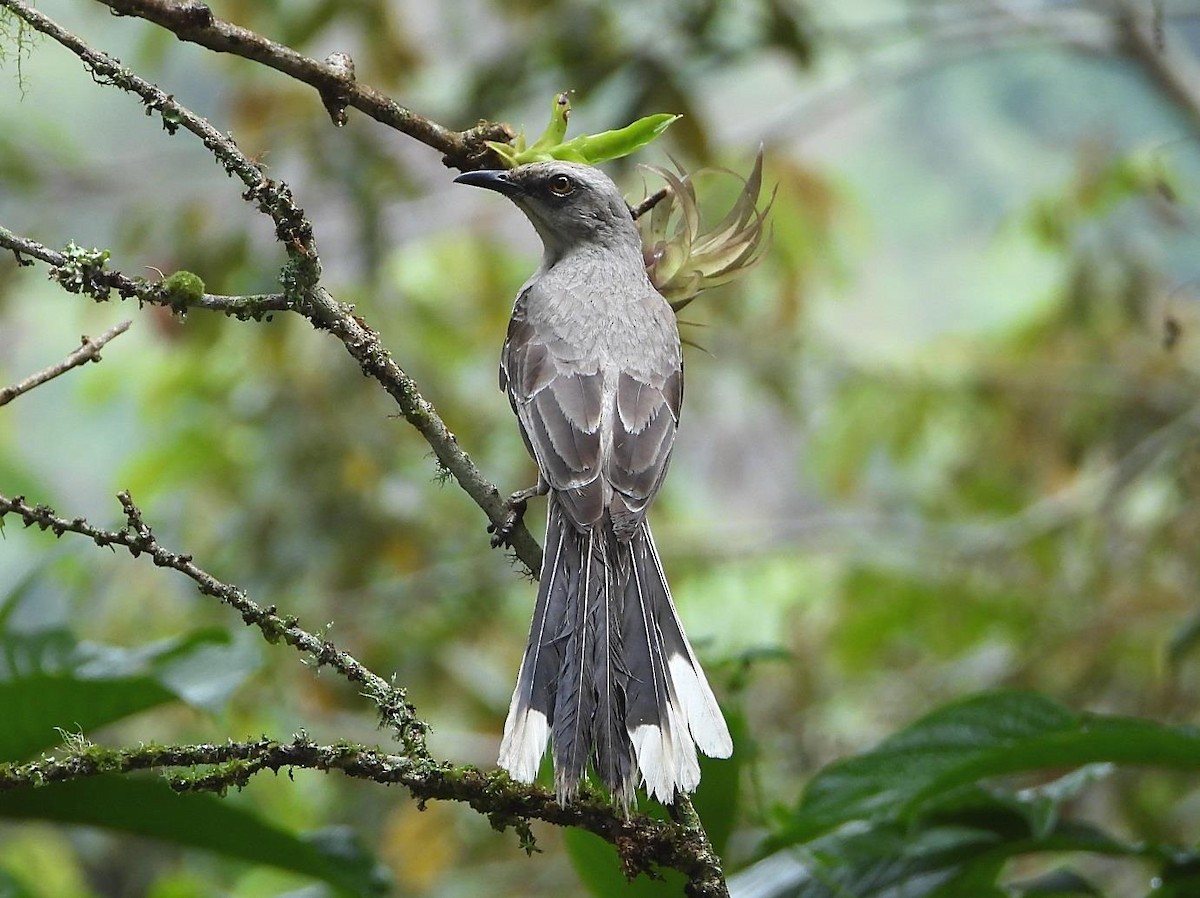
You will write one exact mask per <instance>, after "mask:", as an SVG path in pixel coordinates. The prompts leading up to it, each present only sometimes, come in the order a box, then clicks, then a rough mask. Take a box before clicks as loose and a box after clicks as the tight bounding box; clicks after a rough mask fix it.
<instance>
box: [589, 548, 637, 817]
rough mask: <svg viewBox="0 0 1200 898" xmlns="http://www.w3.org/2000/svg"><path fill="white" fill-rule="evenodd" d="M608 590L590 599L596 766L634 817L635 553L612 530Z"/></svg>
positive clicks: (605, 587)
mask: <svg viewBox="0 0 1200 898" xmlns="http://www.w3.org/2000/svg"><path fill="white" fill-rule="evenodd" d="M601 538H602V539H603V540H604V541H605V545H606V551H607V558H606V559H605V560H604V565H603V567H604V581H603V589H602V590H600V591H598V592H596V593H589V594H588V595H589V600H588V618H589V628H588V629H590V630H591V631H592V632H593V633H594V634H595V638H594V639H593V640H592V682H593V683H594V688H595V692H596V710H595V718H594V728H593V734H592V743H593V745H594V748H595V750H594V753H593V758H592V764H593V766H594V767H595V770H596V775H597V776H599V777H600V780H601V781H602V782H603V783H604V784H605V785H606V786H608V788H609V790H610V791H611V792H612V795H613V798H614V799H616V801H617V802H618V803H619V804H620V805H621V807H622V809H623V810H624V811H625V812H626V813H628V811H629V805H630V803H631V802H632V801H633V797H634V795H633V785H634V784H633V745H632V744H631V743H630V741H629V732H628V730H627V729H626V726H625V720H626V695H627V692H628V689H629V669H628V667H627V666H626V663H625V648H624V637H623V633H622V631H623V630H624V622H623V614H622V611H623V606H624V602H625V581H626V579H627V578H628V577H629V548H628V546H625V545H623V544H621V543H620V542H618V541H617V539H616V537H615V536H614V534H613V532H612V529H611V528H606V531H605V533H604V535H603V537H598V539H601Z"/></svg>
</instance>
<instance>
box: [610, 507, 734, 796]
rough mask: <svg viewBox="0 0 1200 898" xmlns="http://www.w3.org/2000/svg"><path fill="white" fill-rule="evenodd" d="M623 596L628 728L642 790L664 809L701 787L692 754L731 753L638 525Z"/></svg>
mask: <svg viewBox="0 0 1200 898" xmlns="http://www.w3.org/2000/svg"><path fill="white" fill-rule="evenodd" d="M630 550H631V552H632V566H631V567H632V570H631V572H630V576H629V579H628V581H627V585H626V590H625V621H624V626H625V658H626V661H627V664H628V666H629V672H630V683H629V693H628V703H627V711H626V725H627V728H628V732H629V737H630V740H631V741H632V743H633V748H634V752H635V754H636V759H637V767H638V770H639V771H640V773H641V775H642V780H643V782H644V783H645V784H646V789H647V791H649V792H650V793H651V794H652V795H653V796H654V797H655V798H657V799H658V800H659V801H662V802H672V801H674V800H675V793H676V792H691V791H693V790H694V789H695V788H696V786H697V785H698V784H699V782H700V765H699V763H698V761H697V759H696V749H697V748H699V749H700V750H701V751H702V752H704V753H705V754H706V755H709V756H710V757H715V758H727V757H729V755H730V754H731V753H732V752H733V740H732V739H731V738H730V736H729V728H728V727H727V726H726V724H725V718H724V716H723V715H722V714H721V709H720V707H719V706H718V705H717V700H716V698H715V697H714V696H713V693H712V689H711V688H710V687H709V685H708V680H707V679H705V676H704V671H703V670H702V669H701V668H700V663H699V662H698V661H697V660H696V655H695V653H694V652H693V651H692V647H691V645H690V644H689V643H688V641H687V637H686V636H685V635H684V632H683V627H682V625H681V624H680V623H679V616H678V615H677V614H676V612H675V604H674V602H672V601H671V591H670V589H669V588H668V587H667V580H666V577H665V576H664V575H663V570H662V564H661V563H660V562H659V559H658V551H657V550H656V549H655V546H654V538H653V537H652V536H651V535H650V528H649V526H648V525H647V524H646V523H645V522H643V523H642V524H640V525H639V526H638V529H637V531H636V532H635V533H634V536H633V539H632V540H631V541H630Z"/></svg>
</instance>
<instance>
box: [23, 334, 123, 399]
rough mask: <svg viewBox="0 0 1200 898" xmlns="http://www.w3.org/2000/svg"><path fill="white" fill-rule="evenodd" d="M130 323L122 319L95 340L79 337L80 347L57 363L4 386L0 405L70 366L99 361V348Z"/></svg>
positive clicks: (66, 370)
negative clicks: (9, 385)
mask: <svg viewBox="0 0 1200 898" xmlns="http://www.w3.org/2000/svg"><path fill="white" fill-rule="evenodd" d="M130 324H132V322H130V321H122V322H121V323H120V324H116V325H113V326H112V327H110V328H109V329H108V330H106V331H105V332H104V333H102V334H101V335H100V336H99V337H97V338H96V339H95V340H93V339H92V338H91V337H89V336H87V335H86V334H85V335H84V336H83V337H81V338H80V340H81V341H82V343H81V345H80V347H79V348H78V349H76V350H75V351H74V352H72V353H71V354H70V355H69V356H67V357H66V358H65V359H63V360H62V361H61V362H59V363H58V364H56V365H51V366H50V367H49V368H46V369H45V370H42V371H39V372H37V373H36V374H31V375H30V376H29V377H27V378H25V379H24V380H22V381H19V382H17V383H15V384H13V385H12V386H11V387H5V388H4V389H3V390H0V405H8V403H10V402H12V401H13V400H14V399H16V398H17V397H18V396H20V395H21V394H22V393H28V392H29V391H30V390H32V389H33V388H34V387H40V386H41V385H42V384H44V383H46V382H47V381H50V380H53V379H54V378H56V377H58V376H59V375H60V374H66V373H67V372H68V371H70V370H71V369H72V368H77V367H78V366H80V365H83V364H85V363H87V362H98V361H100V350H101V349H103V348H104V346H105V344H106V343H108V341H109V340H113V339H115V338H117V337H119V336H120V335H121V334H123V333H125V331H127V330H129V325H130Z"/></svg>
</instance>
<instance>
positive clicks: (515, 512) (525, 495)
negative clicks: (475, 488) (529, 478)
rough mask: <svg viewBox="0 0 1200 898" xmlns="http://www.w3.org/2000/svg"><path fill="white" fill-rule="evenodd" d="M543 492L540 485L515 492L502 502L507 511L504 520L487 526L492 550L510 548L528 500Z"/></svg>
mask: <svg viewBox="0 0 1200 898" xmlns="http://www.w3.org/2000/svg"><path fill="white" fill-rule="evenodd" d="M544 492H545V490H544V489H542V485H541V484H540V483H539V484H538V485H537V486H531V487H529V488H528V489H523V490H517V492H515V493H513V494H512V495H511V496H509V497H508V498H507V499H505V500H504V507H505V509H506V510H507V511H506V514H505V515H504V520H502V521H501V522H500V523H498V524H488V533H490V534H491V535H492V548H493V549H498V548H499V547H500V546H504V548H506V549H508V548H512V535H513V531H514V530H516V529H517V525H518V524H519V523H521V519H522V518H524V517H525V507H526V505H527V504H528V503H529V500H530V499H532V498H533V497H534V496H540V495H542V494H543V493H544Z"/></svg>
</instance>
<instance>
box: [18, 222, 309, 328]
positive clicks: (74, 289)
mask: <svg viewBox="0 0 1200 898" xmlns="http://www.w3.org/2000/svg"><path fill="white" fill-rule="evenodd" d="M0 247H2V248H4V249H8V250H11V251H12V253H13V256H14V257H15V258H16V260H17V264H18V265H32V264H33V263H32V262H30V261H29V259H40V260H41V261H43V262H46V263H47V264H49V265H50V266H51V271H50V277H51V278H53V279H54V280H56V281H58V283H59V284H60V285H61V286H62V287H63V288H64V289H65V290H67V291H69V292H71V293H83V294H86V295H88V296H90V297H91V298H92V299H94V300H96V302H105V301H107V300H108V299H110V298H111V296H110V294H111V293H112V291H114V290H115V291H116V293H117V296H118V297H120V298H121V299H136V300H138V303H139V304H149V305H163V306H167V307H169V308H172V309H174V310H175V311H177V312H184V311H187V310H189V309H203V310H205V311H210V312H222V313H224V314H225V315H229V316H230V317H232V318H240V319H242V320H248V319H251V318H253V319H255V320H261V319H262V318H264V317H266V316H267V315H269V314H270V313H271V312H288V311H292V310H293V306H292V302H291V301H290V300H289V299H288V298H287V297H286V296H284V295H283V294H282V293H263V294H258V295H250V296H220V295H217V294H213V293H204V294H202V295H200V296H198V297H183V296H179V295H174V294H172V293H170V292H169V291H168V290H167V289H166V287H165V286H164V284H163V283H162V282H161V281H148V280H146V279H145V278H131V277H126V276H125V275H123V274H121V273H120V272H118V271H111V270H109V269H108V268H107V267H105V266H95V265H90V266H88V265H80V264H79V260H78V259H77V258H76V259H72V258H68V257H67V256H66V255H64V254H63V253H60V252H58V251H57V250H53V249H50V248H49V247H48V246H43V245H42V244H40V243H38V242H37V241H36V240H31V239H29V238H28V237H22V236H21V235H19V234H14V233H13V232H12V231H10V230H8V229H7V228H5V227H3V226H0ZM26 256H27V257H28V259H27V258H25V257H26Z"/></svg>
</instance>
